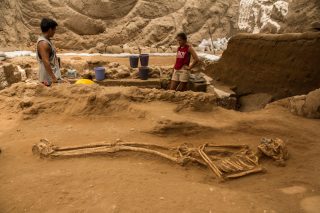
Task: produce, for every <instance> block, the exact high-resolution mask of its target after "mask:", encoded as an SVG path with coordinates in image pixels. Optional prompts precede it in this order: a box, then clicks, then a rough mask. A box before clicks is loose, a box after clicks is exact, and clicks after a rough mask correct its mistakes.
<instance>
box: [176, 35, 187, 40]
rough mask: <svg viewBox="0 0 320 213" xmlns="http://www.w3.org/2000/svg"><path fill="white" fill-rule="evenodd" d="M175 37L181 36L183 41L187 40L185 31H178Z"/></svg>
mask: <svg viewBox="0 0 320 213" xmlns="http://www.w3.org/2000/svg"><path fill="white" fill-rule="evenodd" d="M177 38H181V39H182V40H184V41H187V40H188V37H187V34H185V33H178V35H177Z"/></svg>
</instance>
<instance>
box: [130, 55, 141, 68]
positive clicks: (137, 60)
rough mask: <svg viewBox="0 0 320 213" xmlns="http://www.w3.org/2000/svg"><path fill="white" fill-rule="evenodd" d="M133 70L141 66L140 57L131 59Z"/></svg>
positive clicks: (131, 57)
mask: <svg viewBox="0 0 320 213" xmlns="http://www.w3.org/2000/svg"><path fill="white" fill-rule="evenodd" d="M129 60H130V66H131V68H137V67H138V65H139V56H136V55H132V56H130V57H129Z"/></svg>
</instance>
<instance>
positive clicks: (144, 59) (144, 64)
mask: <svg viewBox="0 0 320 213" xmlns="http://www.w3.org/2000/svg"><path fill="white" fill-rule="evenodd" d="M129 59H130V66H131V67H132V68H138V66H139V59H140V63H141V67H139V78H140V79H141V80H148V78H149V67H148V65H149V55H148V54H140V55H139V56H137V55H132V56H130V57H129Z"/></svg>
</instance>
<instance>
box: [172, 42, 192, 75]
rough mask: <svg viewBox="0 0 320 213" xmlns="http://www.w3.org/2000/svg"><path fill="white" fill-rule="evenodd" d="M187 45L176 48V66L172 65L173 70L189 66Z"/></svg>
mask: <svg viewBox="0 0 320 213" xmlns="http://www.w3.org/2000/svg"><path fill="white" fill-rule="evenodd" d="M189 48H190V47H189V45H185V46H183V47H179V48H178V52H177V59H176V64H175V65H174V69H176V70H181V68H182V67H183V66H189V64H190V59H191V57H190V52H189Z"/></svg>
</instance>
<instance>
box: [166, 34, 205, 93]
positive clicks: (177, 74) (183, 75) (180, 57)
mask: <svg viewBox="0 0 320 213" xmlns="http://www.w3.org/2000/svg"><path fill="white" fill-rule="evenodd" d="M177 41H178V43H179V48H178V51H177V59H176V64H175V65H174V68H173V69H174V72H173V75H172V79H171V84H170V89H171V90H176V91H186V90H187V89H188V81H189V75H190V70H191V69H192V68H193V67H194V66H195V65H196V64H197V63H198V61H199V57H198V55H197V53H196V51H195V50H194V49H193V48H192V46H191V45H189V44H188V39H187V35H186V34H185V33H179V34H178V35H177ZM191 57H192V59H193V62H192V64H191V65H190V61H191Z"/></svg>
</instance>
